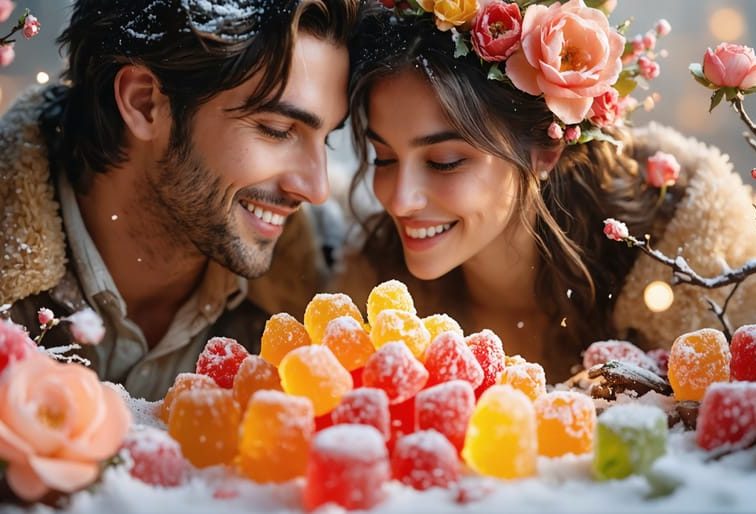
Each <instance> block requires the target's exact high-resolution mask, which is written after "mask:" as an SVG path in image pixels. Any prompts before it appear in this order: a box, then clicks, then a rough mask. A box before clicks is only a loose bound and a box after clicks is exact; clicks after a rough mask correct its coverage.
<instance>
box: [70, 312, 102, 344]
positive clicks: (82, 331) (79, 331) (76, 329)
mask: <svg viewBox="0 0 756 514" xmlns="http://www.w3.org/2000/svg"><path fill="white" fill-rule="evenodd" d="M64 319H65V320H66V321H68V322H70V323H71V325H70V327H69V330H70V331H71V335H73V338H74V339H75V340H76V342H77V343H81V344H97V343H99V342H100V341H102V338H103V337H104V336H105V327H104V326H103V324H102V319H100V317H99V316H98V315H97V314H96V313H95V311H93V310H92V309H90V308H89V307H87V308H86V309H82V310H80V311H79V312H76V313H74V314H71V315H70V316H68V317H66V318H64Z"/></svg>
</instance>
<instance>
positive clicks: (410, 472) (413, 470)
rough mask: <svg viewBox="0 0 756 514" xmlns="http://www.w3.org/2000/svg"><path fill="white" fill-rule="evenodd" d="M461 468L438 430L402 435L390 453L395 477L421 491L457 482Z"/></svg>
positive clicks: (446, 440)
mask: <svg viewBox="0 0 756 514" xmlns="http://www.w3.org/2000/svg"><path fill="white" fill-rule="evenodd" d="M471 392H472V391H471ZM459 467H460V466H459V457H458V456H457V451H456V450H455V449H454V446H452V444H451V443H450V442H449V440H448V439H446V438H445V437H444V436H443V435H441V434H440V433H438V432H436V431H435V430H422V431H420V432H415V433H414V434H409V435H406V436H404V437H402V438H401V439H399V441H397V443H396V447H395V448H394V452H393V454H392V455H391V470H392V472H393V474H394V478H395V479H396V480H399V481H400V482H402V483H403V484H405V485H408V486H410V487H414V488H415V489H417V490H419V491H424V490H425V489H428V488H430V487H443V488H448V487H449V486H450V485H453V484H456V483H457V482H458V481H459Z"/></svg>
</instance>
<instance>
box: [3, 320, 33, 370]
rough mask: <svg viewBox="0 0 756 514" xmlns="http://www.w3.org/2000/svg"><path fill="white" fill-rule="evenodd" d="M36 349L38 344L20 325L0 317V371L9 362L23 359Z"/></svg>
mask: <svg viewBox="0 0 756 514" xmlns="http://www.w3.org/2000/svg"><path fill="white" fill-rule="evenodd" d="M36 351H37V345H36V344H34V342H33V341H32V340H31V339H29V334H27V333H26V331H25V330H24V329H23V328H22V327H21V326H20V325H16V324H15V323H13V322H12V321H8V320H5V319H2V318H0V373H2V372H3V370H5V368H6V367H7V366H8V364H11V363H13V362H17V361H20V360H23V359H25V358H26V357H28V356H30V355H33V354H34V352H36Z"/></svg>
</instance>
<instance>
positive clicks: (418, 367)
mask: <svg viewBox="0 0 756 514" xmlns="http://www.w3.org/2000/svg"><path fill="white" fill-rule="evenodd" d="M427 381H428V370H426V369H425V367H423V363H422V362H420V361H419V360H417V358H415V356H414V355H413V354H412V352H411V351H410V349H409V348H408V347H407V345H406V344H404V343H402V342H393V343H388V344H385V345H383V346H381V347H380V348H379V349H378V351H377V352H375V353H374V354H373V355H371V356H370V358H369V359H368V361H367V363H366V364H365V368H364V369H363V371H362V384H363V385H364V386H366V387H377V388H378V389H383V390H384V391H385V392H386V394H387V395H388V397H389V403H391V404H392V405H393V404H397V403H402V402H404V401H406V400H408V399H409V398H412V397H413V396H415V395H416V394H417V392H418V391H420V390H421V389H422V388H423V386H424V385H425V383H426V382H427Z"/></svg>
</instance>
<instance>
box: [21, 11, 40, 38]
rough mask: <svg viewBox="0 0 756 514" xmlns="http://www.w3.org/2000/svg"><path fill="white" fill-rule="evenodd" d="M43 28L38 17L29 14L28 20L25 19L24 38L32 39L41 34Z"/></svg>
mask: <svg viewBox="0 0 756 514" xmlns="http://www.w3.org/2000/svg"><path fill="white" fill-rule="evenodd" d="M41 27H42V24H41V23H39V20H38V19H37V17H36V16H34V15H33V14H27V15H26V18H25V19H24V29H23V32H24V37H25V38H26V39H31V38H33V37H34V36H36V35H37V34H39V29H40V28H41Z"/></svg>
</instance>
